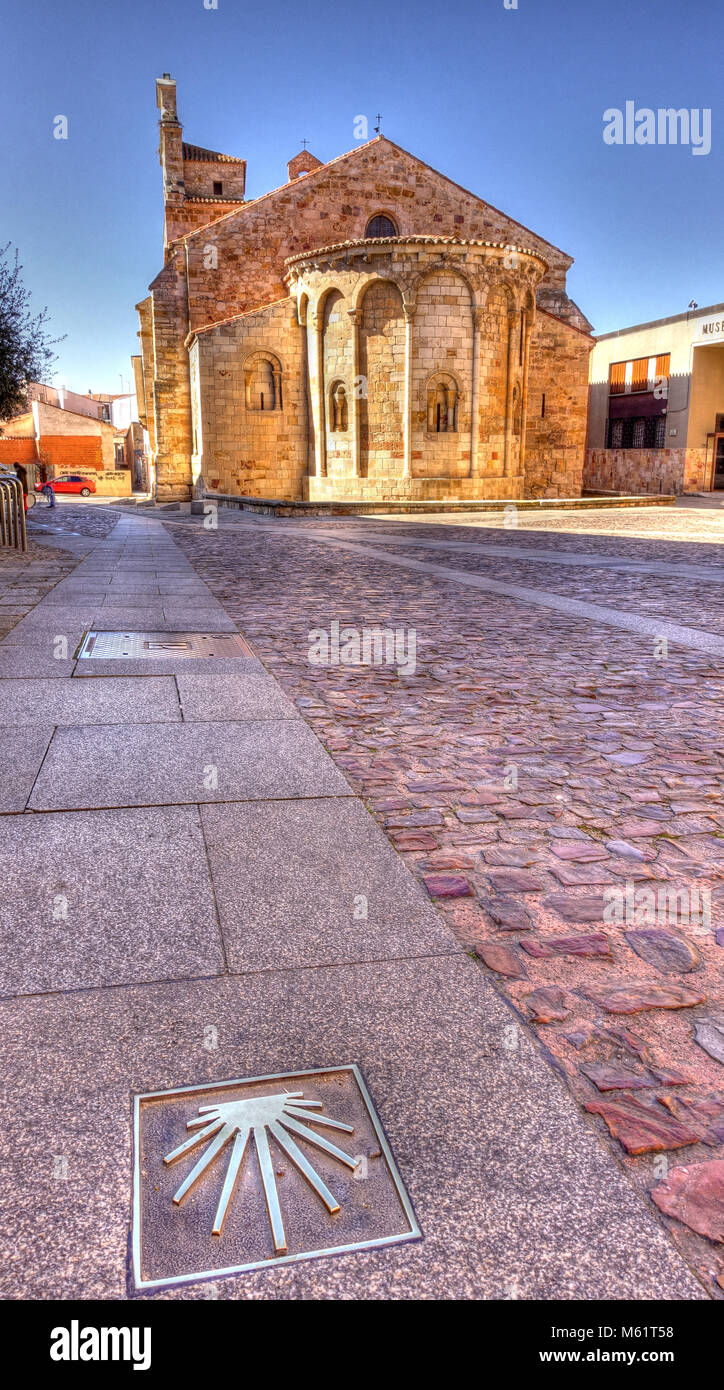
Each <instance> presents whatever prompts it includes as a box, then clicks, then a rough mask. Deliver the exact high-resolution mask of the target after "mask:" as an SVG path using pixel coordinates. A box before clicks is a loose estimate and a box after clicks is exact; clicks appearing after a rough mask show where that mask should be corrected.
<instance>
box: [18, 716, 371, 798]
mask: <svg viewBox="0 0 724 1390" xmlns="http://www.w3.org/2000/svg"><path fill="white" fill-rule="evenodd" d="M297 796H302V797H307V796H351V792H350V788H349V785H348V783H347V781H346V779H345V778H344V777H343V776H342V774H341V772H338V770H337V768H336V767H335V765H334V763H333V762H332V760H331V758H330V757H329V756H328V755H327V754H326V753H325V752H324V750H323V748H322V747H321V744H320V743H319V741H318V739H317V738H316V737H315V736H314V734H313V733H312V731H311V729H308V728H307V726H306V724H302V723H301V721H300V720H296V719H269V720H256V721H249V722H247V723H234V722H229V723H228V724H204V723H198V724H145V725H144V724H136V725H133V726H125V725H123V724H114V725H111V726H103V725H97V726H95V727H93V726H89V727H88V728H64V729H58V730H57V731H56V733H55V735H54V737H53V741H52V743H51V745H50V748H49V750H48V754H47V757H46V759H45V762H44V764H43V767H42V769H41V772H40V776H39V777H38V780H37V782H36V785H35V788H34V791H33V795H32V797H31V799H30V809H31V810H34V811H53V810H72V809H81V808H83V809H85V808H92V807H103V806H156V805H158V806H163V805H179V804H181V803H184V802H205V801H255V800H261V799H265V798H276V797H282V798H286V797H297Z"/></svg>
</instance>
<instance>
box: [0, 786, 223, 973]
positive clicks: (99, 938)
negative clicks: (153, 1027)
mask: <svg viewBox="0 0 724 1390" xmlns="http://www.w3.org/2000/svg"><path fill="white" fill-rule="evenodd" d="M0 831H1V832H2V848H1V849H0V865H1V866H2V872H1V874H0V877H1V878H2V884H3V891H2V894H1V895H0V943H1V947H2V949H0V993H2V994H3V995H8V994H36V993H44V992H46V991H54V990H67V989H74V990H77V989H88V988H97V987H98V986H101V985H104V986H109V985H118V984H126V983H129V982H136V981H144V980H159V979H181V978H184V977H188V976H195V975H215V974H218V973H219V972H220V971H223V969H224V968H225V962H224V955H223V951H222V947H221V938H220V933H219V924H218V919H217V915H216V909H215V905H214V896H213V892H212V889H211V882H210V878H209V872H208V865H207V861H206V853H205V849H204V840H203V836H202V833H201V827H200V824H199V816H198V811H197V810H196V808H195V807H172V808H155V809H154V810H153V811H146V810H139V811H91V812H75V813H68V814H66V815H40V816H28V815H19V816H5V817H3V818H2V821H1V822H0Z"/></svg>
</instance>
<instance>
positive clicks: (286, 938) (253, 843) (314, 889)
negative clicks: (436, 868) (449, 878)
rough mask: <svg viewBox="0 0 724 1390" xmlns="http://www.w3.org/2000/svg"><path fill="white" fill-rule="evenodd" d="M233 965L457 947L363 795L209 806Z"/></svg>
mask: <svg viewBox="0 0 724 1390" xmlns="http://www.w3.org/2000/svg"><path fill="white" fill-rule="evenodd" d="M201 819H202V825H203V828H204V837H205V839H206V844H207V847H208V852H209V862H210V865H211V872H212V878H213V882H214V892H215V894H216V902H217V905H218V909H219V915H220V918H221V925H222V930H223V933H224V941H225V945H226V954H227V959H228V961H229V966H230V968H231V970H233V971H239V972H242V971H248V970H274V969H280V968H283V969H291V968H294V967H297V966H309V965H329V964H339V963H340V962H342V961H369V960H389V959H392V958H394V957H408V956H419V955H428V954H434V953H436V952H447V951H455V950H456V949H458V947H457V943H456V941H455V938H454V937H453V935H452V933H451V932H449V930H448V929H447V928H445V927H444V926H443V924H442V922H441V920H440V917H439V916H438V914H437V912H435V911H434V910H433V909H432V907H431V904H430V903H429V901H427V900H426V897H425V894H424V892H423V891H422V889H421V888H420V887H419V886H418V884H417V883H416V882H415V880H414V879H413V877H412V876H411V874H410V873H409V872H408V871H407V870H406V869H405V867H404V865H403V864H402V861H401V860H400V859H399V857H398V856H397V855H396V854H395V852H394V850H393V849H392V848H391V846H390V845H389V843H388V841H387V839H386V838H385V836H384V835H383V834H382V832H381V831H380V830H379V828H378V826H377V825H376V823H375V821H374V820H373V818H372V817H371V816H370V815H369V813H368V812H367V811H366V810H365V809H364V807H363V806H362V804H361V803H360V802H358V801H352V800H350V801H342V802H340V801H339V800H334V801H324V800H319V801H307V802H303V803H301V802H291V801H284V802H257V801H255V802H253V803H248V804H247V805H243V806H242V805H238V804H237V805H232V806H229V805H226V806H204V807H202V810H201Z"/></svg>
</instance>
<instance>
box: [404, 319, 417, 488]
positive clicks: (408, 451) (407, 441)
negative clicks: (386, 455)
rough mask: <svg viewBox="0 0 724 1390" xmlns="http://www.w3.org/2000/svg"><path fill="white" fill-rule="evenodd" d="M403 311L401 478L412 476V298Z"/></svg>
mask: <svg viewBox="0 0 724 1390" xmlns="http://www.w3.org/2000/svg"><path fill="white" fill-rule="evenodd" d="M403 309H404V313H405V396H404V407H403V410H404V413H403V417H402V436H403V451H404V452H403V460H402V476H403V478H411V477H412V321H413V318H414V315H415V304H414V302H413V301H412V300H403Z"/></svg>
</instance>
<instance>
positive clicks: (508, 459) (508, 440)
mask: <svg viewBox="0 0 724 1390" xmlns="http://www.w3.org/2000/svg"><path fill="white" fill-rule="evenodd" d="M517 324H518V315H517V312H516V310H515V309H509V310H508V370H507V379H506V385H505V450H504V461H503V473H504V476H505V477H506V478H508V477H510V473H511V469H512V466H513V464H512V455H513V391H514V389H515V348H516V344H515V339H516V327H517Z"/></svg>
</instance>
